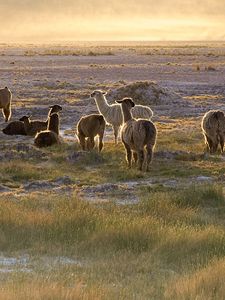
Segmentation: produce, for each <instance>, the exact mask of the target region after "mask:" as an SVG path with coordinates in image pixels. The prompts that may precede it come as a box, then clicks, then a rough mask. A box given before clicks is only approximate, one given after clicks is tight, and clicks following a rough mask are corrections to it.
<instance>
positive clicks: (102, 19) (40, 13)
mask: <svg viewBox="0 0 225 300" xmlns="http://www.w3.org/2000/svg"><path fill="white" fill-rule="evenodd" d="M0 11H1V17H0V42H35V41H36V42H51V41H62V40H65V41H68V40H163V41H165V40H225V0H155V1H153V0H110V1H108V2H107V0H0Z"/></svg>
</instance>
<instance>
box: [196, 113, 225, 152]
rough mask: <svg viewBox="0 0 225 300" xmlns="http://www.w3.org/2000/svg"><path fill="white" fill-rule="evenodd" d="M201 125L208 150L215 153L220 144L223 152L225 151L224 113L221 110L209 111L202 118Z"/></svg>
mask: <svg viewBox="0 0 225 300" xmlns="http://www.w3.org/2000/svg"><path fill="white" fill-rule="evenodd" d="M201 127H202V131H203V135H204V137H205V144H206V145H207V150H209V152H210V153H211V154H213V153H215V152H216V151H217V148H218V144H220V147H221V153H223V149H224V137H225V115H224V113H223V112H222V111H220V110H210V111H208V112H207V113H206V114H205V115H204V116H203V118H202V123H201Z"/></svg>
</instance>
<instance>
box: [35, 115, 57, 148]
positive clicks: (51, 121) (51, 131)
mask: <svg viewBox="0 0 225 300" xmlns="http://www.w3.org/2000/svg"><path fill="white" fill-rule="evenodd" d="M59 143H60V142H59V115H58V114H57V113H53V114H51V115H50V116H49V118H48V129H47V130H44V131H41V132H39V133H37V134H36V136H35V138H34V144H35V146H37V147H39V148H42V147H49V146H52V145H54V144H59Z"/></svg>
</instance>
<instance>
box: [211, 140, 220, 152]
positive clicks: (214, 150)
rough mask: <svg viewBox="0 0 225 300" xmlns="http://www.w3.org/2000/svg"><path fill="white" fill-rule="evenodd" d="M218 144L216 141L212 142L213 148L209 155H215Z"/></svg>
mask: <svg viewBox="0 0 225 300" xmlns="http://www.w3.org/2000/svg"><path fill="white" fill-rule="evenodd" d="M218 144H219V142H218V141H214V142H213V146H212V148H211V152H210V153H211V154H213V153H216V151H217V148H218Z"/></svg>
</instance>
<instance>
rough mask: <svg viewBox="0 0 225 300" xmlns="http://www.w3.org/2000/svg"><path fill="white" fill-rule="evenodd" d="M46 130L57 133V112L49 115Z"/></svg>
mask: <svg viewBox="0 0 225 300" xmlns="http://www.w3.org/2000/svg"><path fill="white" fill-rule="evenodd" d="M48 130H50V131H53V132H55V133H56V134H57V135H59V116H58V115H57V114H53V115H51V116H50V117H49V120H48Z"/></svg>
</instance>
